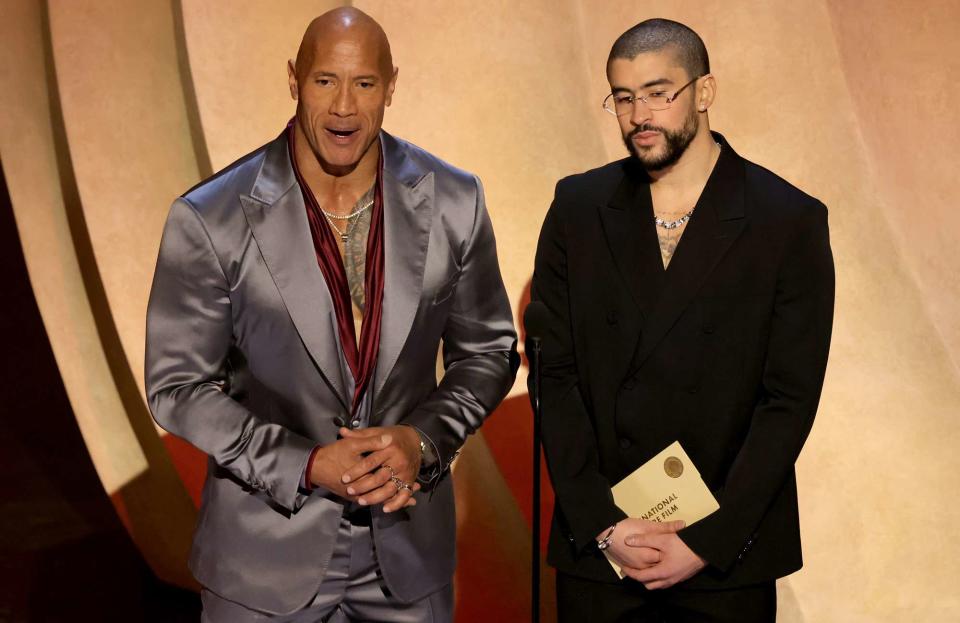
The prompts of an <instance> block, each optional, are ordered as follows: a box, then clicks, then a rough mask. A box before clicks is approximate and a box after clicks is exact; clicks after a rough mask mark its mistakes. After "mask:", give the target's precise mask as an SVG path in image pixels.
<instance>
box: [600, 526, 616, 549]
mask: <svg viewBox="0 0 960 623" xmlns="http://www.w3.org/2000/svg"><path fill="white" fill-rule="evenodd" d="M616 529H617V524H613V525H612V526H610V528H609V529H608V530H607V533H606V534H605V535H603V538H602V539H600V540H599V541H597V549H598V550H600V551H601V552H602V551H603V550H605V549H607V548H608V547H610V544H611V543H613V531H614V530H616Z"/></svg>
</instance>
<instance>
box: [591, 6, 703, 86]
mask: <svg viewBox="0 0 960 623" xmlns="http://www.w3.org/2000/svg"><path fill="white" fill-rule="evenodd" d="M666 48H672V49H673V51H674V52H675V53H676V55H677V60H679V61H680V66H681V67H683V68H684V69H685V70H686V71H687V73H688V74H689V75H690V77H691V78H695V77H698V76H702V75H704V74H708V73H710V58H709V57H708V56H707V47H706V46H705V45H704V44H703V39H701V38H700V35H698V34H697V33H695V32H694V31H693V30H691V29H690V28H689V27H688V26H684V25H683V24H681V23H680V22H674V21H672V20H669V19H661V18H656V19H648V20H645V21H642V22H640V23H639V24H637V25H636V26H634V27H633V28H631V29H630V30H628V31H627V32H625V33H623V34H622V35H620V36H619V37H618V38H617V40H616V41H614V42H613V48H611V49H610V56H609V57H608V58H607V67H609V66H610V63H611V62H612V61H613V60H614V59H620V58H622V59H626V60H628V61H630V60H633V59H634V58H636V57H637V55H639V54H642V53H644V52H658V51H660V50H663V49H666Z"/></svg>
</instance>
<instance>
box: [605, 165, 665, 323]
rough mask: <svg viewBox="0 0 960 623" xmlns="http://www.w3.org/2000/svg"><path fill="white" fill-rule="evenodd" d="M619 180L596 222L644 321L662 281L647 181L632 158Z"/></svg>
mask: <svg viewBox="0 0 960 623" xmlns="http://www.w3.org/2000/svg"><path fill="white" fill-rule="evenodd" d="M623 173H624V174H623V179H622V180H621V181H620V184H619V186H618V187H617V189H616V191H614V193H613V195H612V196H611V197H610V201H609V202H608V204H607V205H604V206H600V208H599V213H600V221H601V223H602V225H603V233H604V236H605V237H606V240H607V245H608V246H609V247H610V253H611V255H612V256H613V262H614V264H615V265H616V266H617V271H618V272H619V273H620V278H621V279H622V280H623V283H624V284H625V285H626V286H627V290H628V291H629V292H630V295H631V296H632V298H633V302H634V303H635V304H636V306H637V307H638V308H639V309H640V313H641V317H642V319H644V318H646V317H647V316H648V315H649V314H650V312H651V310H652V308H653V305H654V303H655V301H656V299H657V293H658V291H659V289H660V285H661V283H662V280H663V264H662V262H661V259H660V255H659V248H660V247H659V243H658V241H657V232H656V229H655V228H654V227H655V226H654V224H653V204H652V202H651V199H650V187H649V178H648V177H647V174H646V172H644V171H643V169H642V168H641V167H640V166H639V163H637V162H636V160H634V159H633V158H631V159H630V160H625V161H624V162H623Z"/></svg>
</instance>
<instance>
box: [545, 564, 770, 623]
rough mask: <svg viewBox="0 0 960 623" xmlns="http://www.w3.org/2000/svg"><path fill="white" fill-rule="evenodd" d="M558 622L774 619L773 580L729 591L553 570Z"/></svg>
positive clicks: (766, 622)
mask: <svg viewBox="0 0 960 623" xmlns="http://www.w3.org/2000/svg"><path fill="white" fill-rule="evenodd" d="M557 618H558V621H559V623H773V622H774V621H776V620H777V587H776V584H775V583H774V582H773V581H770V582H765V583H763V584H756V585H752V586H745V587H739V588H735V589H729V590H691V589H687V588H683V587H682V586H673V587H671V588H667V589H662V590H655V591H648V590H647V589H646V588H644V587H643V584H640V583H639V582H635V581H633V580H629V579H627V580H623V581H621V582H620V583H619V584H605V583H603V582H594V581H592V580H586V579H583V578H578V577H575V576H572V575H567V574H565V573H560V572H557Z"/></svg>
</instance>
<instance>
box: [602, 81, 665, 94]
mask: <svg viewBox="0 0 960 623" xmlns="http://www.w3.org/2000/svg"><path fill="white" fill-rule="evenodd" d="M666 84H673V80H671V79H670V78H657V79H656V80H648V81H647V82H644V83H643V84H641V85H640V88H641V89H649V88H650V87H657V86H661V85H666ZM612 92H613V93H633V91H632V90H631V89H628V88H627V87H619V86H618V87H613V90H612Z"/></svg>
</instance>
